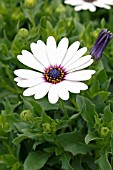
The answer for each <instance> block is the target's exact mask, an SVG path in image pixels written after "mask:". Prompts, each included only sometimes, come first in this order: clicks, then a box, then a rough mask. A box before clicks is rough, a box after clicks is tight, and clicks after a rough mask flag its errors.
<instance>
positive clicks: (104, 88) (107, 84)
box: [101, 78, 111, 91]
mask: <svg viewBox="0 0 113 170" xmlns="http://www.w3.org/2000/svg"><path fill="white" fill-rule="evenodd" d="M110 82H111V78H109V79H108V80H106V81H105V82H104V83H103V84H102V87H101V90H102V91H107V90H108V87H109V85H110Z"/></svg>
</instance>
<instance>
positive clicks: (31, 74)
mask: <svg viewBox="0 0 113 170" xmlns="http://www.w3.org/2000/svg"><path fill="white" fill-rule="evenodd" d="M14 74H15V75H16V76H18V77H21V78H26V79H34V78H39V77H43V74H42V73H39V72H36V71H33V70H26V69H18V70H15V71H14Z"/></svg>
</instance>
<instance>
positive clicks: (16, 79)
mask: <svg viewBox="0 0 113 170" xmlns="http://www.w3.org/2000/svg"><path fill="white" fill-rule="evenodd" d="M22 80H25V79H23V78H20V77H16V78H14V81H16V82H19V81H22Z"/></svg>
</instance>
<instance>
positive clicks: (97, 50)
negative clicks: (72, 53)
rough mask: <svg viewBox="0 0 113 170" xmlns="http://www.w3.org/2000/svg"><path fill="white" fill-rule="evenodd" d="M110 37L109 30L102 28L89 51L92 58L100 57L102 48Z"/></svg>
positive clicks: (111, 36)
mask: <svg viewBox="0 0 113 170" xmlns="http://www.w3.org/2000/svg"><path fill="white" fill-rule="evenodd" d="M111 38H113V34H112V33H111V32H110V31H107V29H103V30H102V31H101V32H100V34H99V36H98V38H97V40H96V42H95V44H94V46H93V48H92V49H91V51H90V54H91V55H92V57H93V58H94V59H100V58H101V57H102V53H103V50H104V48H105V47H106V45H107V44H108V43H109V41H110V40H111Z"/></svg>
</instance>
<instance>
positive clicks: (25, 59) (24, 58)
mask: <svg viewBox="0 0 113 170" xmlns="http://www.w3.org/2000/svg"><path fill="white" fill-rule="evenodd" d="M17 58H18V60H19V61H20V62H21V63H23V64H24V65H26V66H28V67H31V68H33V69H35V70H39V71H41V72H44V67H43V66H42V65H41V64H40V63H39V62H38V61H37V60H36V58H35V57H34V56H33V55H32V54H31V53H30V52H28V51H26V50H22V55H18V56H17Z"/></svg>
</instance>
